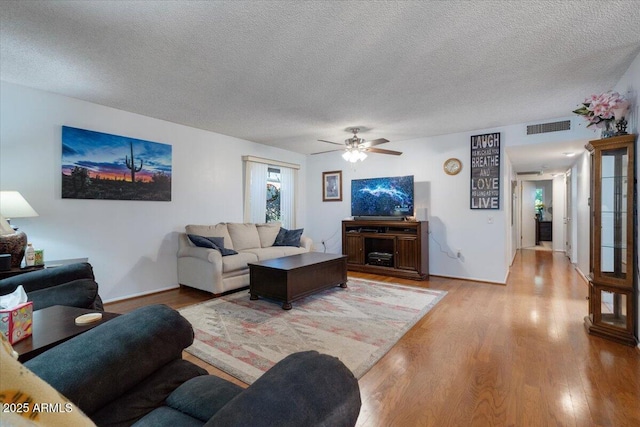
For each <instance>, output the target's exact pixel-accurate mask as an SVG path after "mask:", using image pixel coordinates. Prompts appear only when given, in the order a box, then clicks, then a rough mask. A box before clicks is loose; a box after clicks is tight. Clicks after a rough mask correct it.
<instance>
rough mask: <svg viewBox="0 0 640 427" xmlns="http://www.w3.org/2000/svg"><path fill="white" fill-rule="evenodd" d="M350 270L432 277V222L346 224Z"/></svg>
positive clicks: (345, 246) (344, 246)
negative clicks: (430, 269) (430, 226)
mask: <svg viewBox="0 0 640 427" xmlns="http://www.w3.org/2000/svg"><path fill="white" fill-rule="evenodd" d="M342 253H343V254H345V255H346V256H347V269H349V270H351V271H361V272H365V273H373V274H384V275H387V276H395V277H402V278H407V279H414V280H425V279H428V278H429V222H428V221H380V220H372V221H368V220H346V221H342Z"/></svg>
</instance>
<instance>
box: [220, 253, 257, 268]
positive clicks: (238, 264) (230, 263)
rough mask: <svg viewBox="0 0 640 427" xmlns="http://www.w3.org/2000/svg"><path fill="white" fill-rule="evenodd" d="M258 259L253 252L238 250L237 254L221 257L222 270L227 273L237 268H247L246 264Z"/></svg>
mask: <svg viewBox="0 0 640 427" xmlns="http://www.w3.org/2000/svg"><path fill="white" fill-rule="evenodd" d="M256 261H258V257H257V256H256V255H255V254H252V253H249V252H238V254H237V255H231V256H226V257H223V258H222V272H223V273H229V272H232V271H237V270H244V269H247V268H248V267H247V264H248V263H250V262H256Z"/></svg>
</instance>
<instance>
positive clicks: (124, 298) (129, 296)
mask: <svg viewBox="0 0 640 427" xmlns="http://www.w3.org/2000/svg"><path fill="white" fill-rule="evenodd" d="M178 288H180V285H176V286H167V287H166V288H161V289H154V290H152V291H146V292H140V293H137V294H132V295H127V296H124V297H119V298H113V299H106V300H103V301H102V302H103V303H105V304H108V303H110V302H118V301H124V300H127V299H132V298H137V297H143V296H145V295H151V294H157V293H159V292H164V291H170V290H171V289H178Z"/></svg>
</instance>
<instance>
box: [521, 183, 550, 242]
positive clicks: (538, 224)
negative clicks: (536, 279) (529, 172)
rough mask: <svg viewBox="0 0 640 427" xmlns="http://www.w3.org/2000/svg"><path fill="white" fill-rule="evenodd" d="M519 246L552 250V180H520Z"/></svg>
mask: <svg viewBox="0 0 640 427" xmlns="http://www.w3.org/2000/svg"><path fill="white" fill-rule="evenodd" d="M521 183H522V185H521V186H520V188H521V191H522V192H521V195H520V200H521V206H520V248H522V249H536V250H553V181H552V180H550V179H543V180H528V181H522V182H521Z"/></svg>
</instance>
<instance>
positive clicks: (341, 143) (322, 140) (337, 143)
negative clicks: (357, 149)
mask: <svg viewBox="0 0 640 427" xmlns="http://www.w3.org/2000/svg"><path fill="white" fill-rule="evenodd" d="M318 141H320V142H328V143H329V144H335V145H344V143H343V142H333V141H326V140H324V139H319V140H318Z"/></svg>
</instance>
